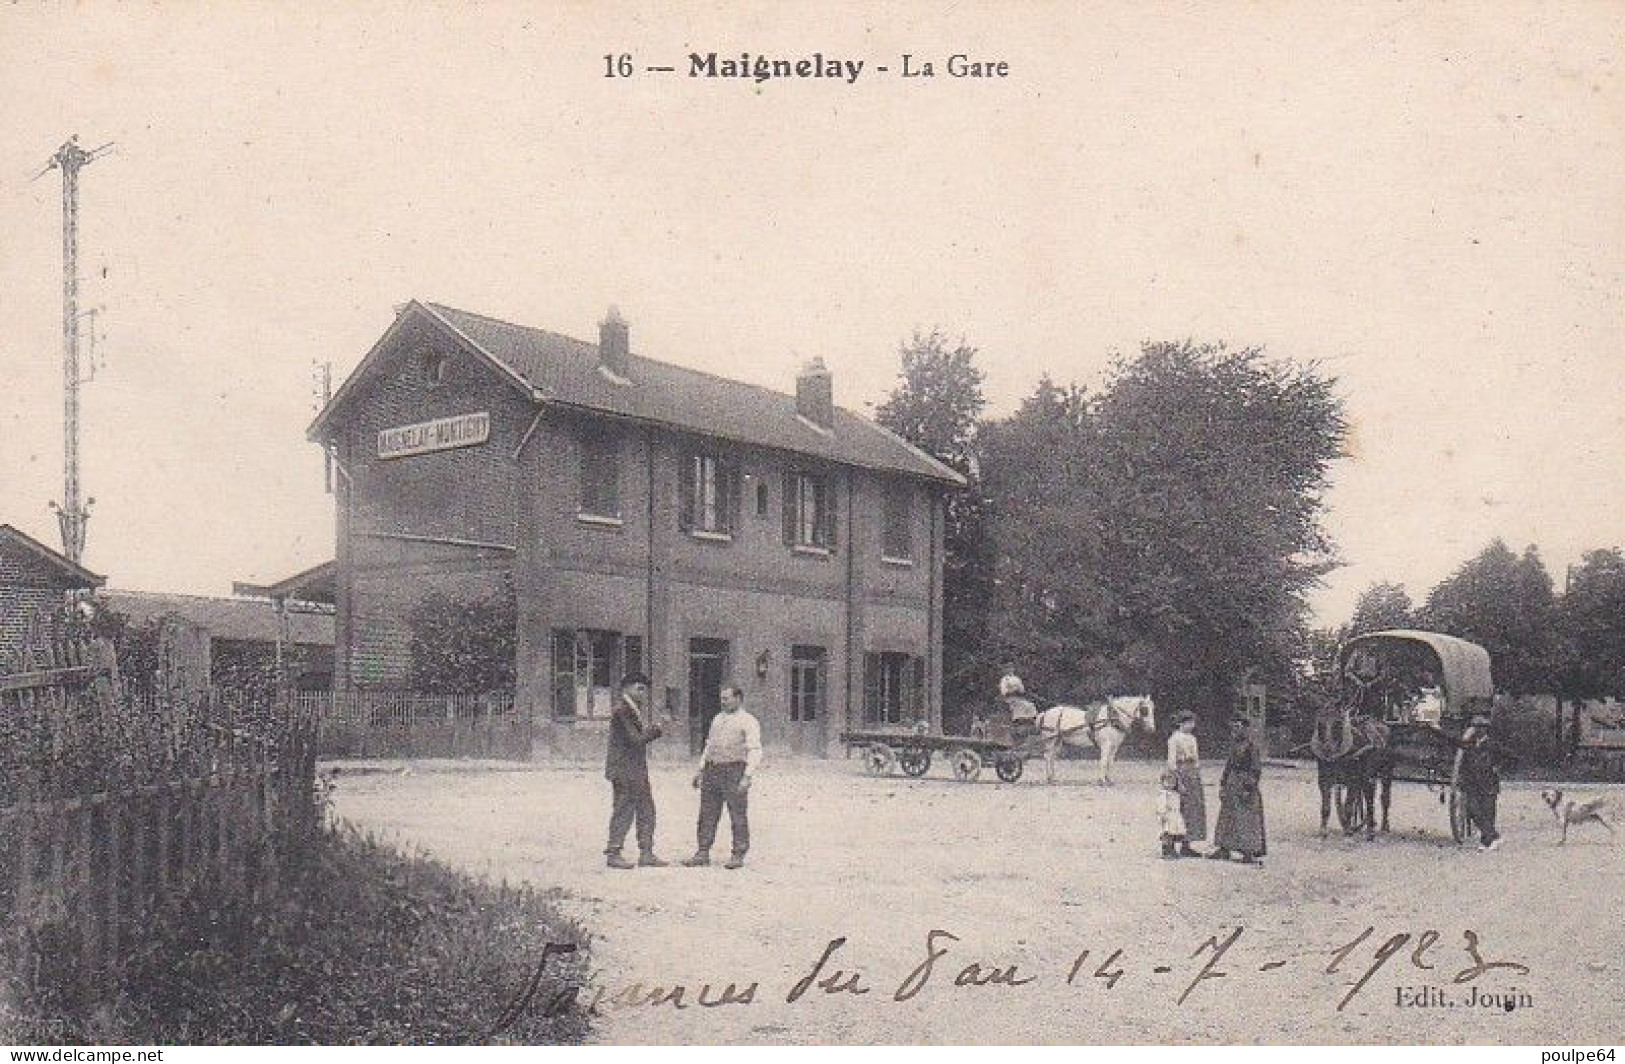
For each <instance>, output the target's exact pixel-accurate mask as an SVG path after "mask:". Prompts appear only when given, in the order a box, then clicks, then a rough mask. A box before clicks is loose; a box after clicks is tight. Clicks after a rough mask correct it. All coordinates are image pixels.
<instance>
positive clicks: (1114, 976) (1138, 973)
mask: <svg viewBox="0 0 1625 1064" xmlns="http://www.w3.org/2000/svg"><path fill="white" fill-rule="evenodd" d="M1245 932H1246V929H1245V928H1243V927H1236V928H1233V929H1230V930H1228V931H1225V932H1221V933H1219V934H1215V935H1212V936H1210V937H1209V938H1207V939H1206V940H1204V941H1203V942H1202V943H1201V944H1200V945H1198V946H1197V947H1196V948H1195V950H1193V951H1192V952H1191V953H1190V954H1189V955H1188V957H1185V958H1183V959H1182V960H1181V961H1180V962H1179V963H1177V964H1176V963H1156V961H1155V960H1147V958H1146V957H1145V955H1144V954H1140V955H1135V954H1134V953H1132V952H1131V951H1130V949H1129V948H1128V947H1119V948H1117V949H1112V950H1109V951H1108V950H1101V951H1099V952H1098V953H1097V952H1095V951H1093V950H1090V949H1084V950H1081V951H1080V952H1078V953H1077V954H1076V955H1075V957H1074V959H1073V961H1072V964H1071V967H1070V969H1069V970H1067V971H1066V974H1065V983H1066V985H1067V986H1069V987H1077V988H1078V989H1080V990H1081V989H1083V988H1085V987H1087V986H1095V987H1098V988H1100V990H1101V991H1103V992H1110V991H1111V990H1113V989H1114V988H1116V987H1117V986H1118V984H1119V983H1120V982H1122V981H1124V980H1128V981H1131V982H1132V981H1137V980H1140V979H1143V978H1147V977H1150V978H1153V979H1155V978H1156V977H1161V976H1171V977H1174V978H1176V979H1178V980H1180V981H1181V982H1182V983H1183V988H1182V989H1181V990H1180V992H1179V994H1178V996H1177V999H1176V1002H1175V1003H1176V1004H1177V1005H1184V1004H1185V1003H1186V1002H1187V1001H1188V1000H1189V999H1190V998H1191V996H1192V995H1193V994H1194V993H1195V992H1196V991H1197V990H1198V988H1200V987H1201V986H1202V985H1203V984H1204V983H1207V982H1210V981H1212V980H1216V979H1229V978H1231V977H1232V972H1239V973H1248V972H1254V973H1269V972H1275V971H1279V970H1282V969H1285V968H1287V967H1288V966H1289V965H1290V964H1291V963H1292V961H1293V960H1296V959H1298V958H1301V957H1303V956H1305V954H1304V953H1303V952H1302V951H1294V952H1295V954H1296V955H1295V956H1289V957H1288V958H1286V959H1274V958H1271V956H1270V955H1269V952H1267V951H1266V949H1265V948H1256V949H1254V950H1253V952H1252V953H1251V955H1249V946H1243V945H1240V943H1241V941H1242V939H1243V937H1244V935H1245ZM1375 934H1376V928H1374V927H1367V928H1365V929H1364V930H1362V931H1361V932H1360V933H1359V934H1357V935H1355V936H1354V937H1353V938H1351V939H1349V940H1347V941H1346V942H1344V943H1343V944H1342V945H1340V946H1337V947H1336V948H1335V949H1332V950H1330V951H1329V952H1330V957H1331V959H1330V962H1329V963H1327V964H1325V967H1324V969H1323V974H1325V975H1332V976H1335V975H1348V976H1353V977H1354V982H1353V984H1352V985H1350V986H1348V987H1347V990H1346V991H1345V992H1344V993H1343V994H1342V998H1341V1000H1339V1001H1338V1003H1337V1011H1339V1012H1341V1011H1342V1010H1343V1009H1345V1008H1347V1007H1348V1005H1349V1003H1350V1002H1352V1001H1353V1000H1354V999H1355V998H1356V997H1357V996H1359V994H1360V992H1361V991H1362V990H1364V989H1365V987H1366V985H1367V984H1369V983H1370V982H1371V980H1372V978H1373V977H1375V976H1376V975H1377V973H1378V972H1380V971H1382V970H1383V968H1384V967H1385V966H1387V965H1388V964H1390V963H1391V962H1393V963H1397V964H1406V963H1408V964H1409V965H1410V966H1411V967H1413V968H1415V969H1417V970H1420V971H1424V972H1428V971H1435V970H1438V971H1439V973H1440V975H1441V976H1443V975H1446V974H1449V972H1450V968H1449V966H1450V965H1452V964H1456V963H1462V962H1463V961H1465V963H1462V966H1461V967H1460V969H1459V970H1457V971H1456V972H1454V974H1453V975H1451V976H1450V978H1451V981H1452V982H1453V983H1455V984H1457V985H1460V984H1465V983H1472V982H1474V981H1475V980H1477V979H1479V978H1481V977H1483V976H1484V975H1486V974H1488V973H1490V972H1495V971H1504V972H1508V973H1514V974H1517V975H1528V974H1529V969H1528V967H1527V966H1525V965H1523V964H1521V963H1519V962H1517V961H1511V960H1494V959H1486V957H1485V951H1484V948H1483V947H1482V946H1481V944H1480V939H1479V935H1478V932H1476V931H1472V930H1464V931H1462V932H1461V933H1460V934H1461V938H1460V942H1459V945H1457V944H1455V943H1454V942H1447V941H1446V939H1445V936H1444V934H1443V933H1441V932H1439V931H1435V930H1431V929H1430V930H1422V931H1414V932H1413V931H1398V932H1395V933H1393V934H1389V935H1388V936H1387V937H1386V938H1384V939H1382V940H1381V942H1380V944H1376V945H1374V946H1373V945H1372V943H1373V942H1374V941H1375V940H1374V938H1373V936H1374V935H1375ZM959 942H960V938H959V936H958V935H956V934H954V933H953V932H951V931H943V930H933V931H931V932H929V933H928V934H927V935H926V936H925V951H924V955H923V957H922V956H921V955H919V954H915V957H916V958H918V960H917V961H916V962H915V963H914V964H913V967H912V968H910V969H909V971H908V973H907V974H906V975H904V976H903V977H902V980H901V981H900V982H898V983H897V984H896V986H895V988H892V989H891V993H890V994H882V995H876V996H875V997H873V998H871V997H869V995H870V994H871V992H872V991H873V990H875V989H877V988H882V989H883V988H887V987H891V982H890V980H891V978H895V975H893V976H891V977H880V978H883V979H884V982H876V977H873V976H871V975H870V974H868V973H867V972H866V971H865V970H864V969H863V968H861V967H857V966H855V965H853V964H852V963H851V962H850V961H848V960H846V959H844V958H842V957H840V956H839V954H840V953H841V951H842V950H843V949H844V948H845V947H846V944H847V940H846V938H845V937H844V936H842V937H839V938H833V939H830V940H829V941H828V942H827V943H826V944H825V945H824V947H823V948H822V950H821V951H820V952H819V953H818V954H817V956H816V958H815V959H814V960H813V961H812V962H811V964H810V966H808V967H806V968H804V969H802V971H803V973H804V974H802V975H801V977H800V978H798V979H797V980H796V981H795V982H794V983H792V984H791V985H790V986H789V987H788V988H787V989H786V990H785V991H784V997H783V1000H784V1002H785V1003H786V1004H789V1005H795V1004H796V1003H797V1002H806V1001H810V1000H814V999H821V1000H830V1001H832V1002H833V1001H837V1000H838V1001H841V1002H846V1003H851V1004H856V1003H857V1002H858V1001H860V1000H864V1001H880V1002H886V1003H900V1002H906V1001H910V1000H912V999H914V998H915V997H917V996H918V995H919V994H920V993H921V992H922V991H925V990H926V989H927V988H928V987H936V986H940V987H943V988H946V990H947V991H948V992H949V993H960V992H965V993H977V992H980V993H984V994H1000V993H1013V992H1017V993H1018V992H1020V988H1022V987H1025V986H1027V985H1028V984H1030V983H1034V982H1040V981H1046V980H1048V979H1050V978H1054V977H1055V976H1056V975H1058V974H1059V973H1053V972H1046V971H1044V970H1043V969H1042V968H1029V969H1023V968H1022V967H1021V966H1020V965H1018V964H1014V963H1003V962H1001V963H991V962H989V961H988V960H987V959H986V958H984V957H977V956H974V955H973V956H971V957H967V956H966V951H965V950H964V949H963V947H958V946H956V944H958V943H959ZM575 950H576V947H575V946H573V945H570V944H567V943H549V944H548V947H547V949H546V950H545V951H544V952H543V954H542V957H541V960H540V962H539V963H538V964H537V965H536V967H535V971H534V972H533V973H531V977H530V979H529V980H528V983H527V985H526V986H524V987H523V988H521V990H520V992H519V993H518V994H517V995H516V996H515V998H514V999H513V1001H511V1002H510V1003H509V1004H508V1006H507V1007H506V1008H505V1009H504V1010H503V1014H502V1017H501V1018H500V1019H499V1021H498V1023H497V1026H496V1030H497V1031H501V1030H504V1029H506V1028H507V1027H508V1026H510V1025H511V1024H512V1023H513V1022H514V1021H515V1020H516V1019H517V1017H518V1016H519V1015H521V1014H522V1013H523V1012H524V1011H525V1010H526V1009H528V1008H530V1007H532V1005H533V1003H535V1002H536V1001H537V997H538V993H539V990H540V987H541V984H542V975H543V969H544V968H545V967H546V966H547V963H548V960H549V958H550V957H553V956H561V955H565V954H569V953H572V952H574V951H575ZM1317 954H1318V955H1320V956H1325V954H1323V953H1319V951H1314V950H1311V951H1310V952H1309V954H1308V956H1311V957H1312V956H1315V955H1317ZM1396 957H1400V958H1403V959H1402V960H1400V961H1397V962H1396V961H1395V958H1396ZM905 963H907V962H906V961H905ZM1198 963H1199V965H1200V966H1199V967H1198ZM1176 968H1177V969H1178V970H1177V971H1176ZM898 970H901V966H900V967H899V969H898ZM1356 973H1357V974H1356ZM760 986H761V984H760V983H758V982H757V981H755V980H740V979H739V978H738V977H737V976H735V977H734V978H732V979H730V980H727V981H726V982H725V983H723V982H717V981H715V980H712V981H710V982H707V983H705V984H703V985H700V986H698V988H697V990H696V989H694V988H693V987H692V986H691V985H686V984H672V985H665V984H659V985H657V984H648V983H644V982H641V981H639V982H633V983H630V984H626V985H624V986H621V987H618V988H617V987H609V986H605V985H602V984H601V983H600V982H599V980H598V979H597V978H596V977H593V978H591V979H589V980H587V981H586V983H585V984H581V983H576V984H571V985H567V986H566V987H565V988H564V989H563V990H562V991H559V992H556V993H555V994H553V995H552V996H551V1000H549V1001H545V1002H542V1005H543V1006H544V1007H546V1008H547V1010H548V1012H550V1013H553V1014H557V1013H558V1012H559V1011H561V1010H563V1009H566V1008H572V1007H585V1008H586V1009H587V1010H588V1011H590V1012H599V1011H601V1010H603V1009H605V1008H616V1009H619V1008H632V1007H653V1006H667V1007H670V1008H673V1009H678V1010H686V1009H688V1008H690V1007H691V1006H698V1007H699V1008H701V1009H714V1008H718V1007H725V1006H735V1007H737V1006H749V1005H752V1004H754V1003H755V1002H756V1001H757V991H758V988H759V987H760ZM716 987H723V989H721V990H717V989H716ZM763 989H766V988H763ZM803 1007H804V1006H803Z"/></svg>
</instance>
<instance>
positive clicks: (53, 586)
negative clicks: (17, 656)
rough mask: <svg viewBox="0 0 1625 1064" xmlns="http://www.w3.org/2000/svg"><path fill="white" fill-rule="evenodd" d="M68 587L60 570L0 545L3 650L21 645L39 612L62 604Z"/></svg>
mask: <svg viewBox="0 0 1625 1064" xmlns="http://www.w3.org/2000/svg"><path fill="white" fill-rule="evenodd" d="M65 590H66V588H65V587H64V582H63V578H62V573H61V572H60V571H58V570H56V569H54V568H52V567H51V566H49V565H46V564H45V563H44V562H42V561H41V560H40V559H39V558H37V557H35V556H33V555H32V554H23V553H21V552H19V551H15V550H8V549H5V547H4V545H0V654H4V653H7V652H9V651H12V650H15V649H16V648H17V647H19V646H21V645H22V641H23V639H24V637H26V636H27V634H28V629H29V625H30V624H32V623H33V619H34V617H35V616H36V615H37V614H39V613H40V612H42V611H43V612H50V611H51V610H54V609H58V608H60V607H61V606H62V603H63V594H64V592H65Z"/></svg>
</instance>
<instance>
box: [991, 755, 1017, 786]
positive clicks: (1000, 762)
mask: <svg viewBox="0 0 1625 1064" xmlns="http://www.w3.org/2000/svg"><path fill="white" fill-rule="evenodd" d="M1022 767H1023V765H1022V759H1021V757H1020V756H1019V755H1015V754H1007V755H1005V756H1004V757H1000V758H995V759H994V761H993V771H995V772H997V773H998V774H999V778H1000V779H1001V780H1003V781H1004V782H1006V783H1014V782H1016V781H1017V780H1019V779H1020V778H1021V770H1022Z"/></svg>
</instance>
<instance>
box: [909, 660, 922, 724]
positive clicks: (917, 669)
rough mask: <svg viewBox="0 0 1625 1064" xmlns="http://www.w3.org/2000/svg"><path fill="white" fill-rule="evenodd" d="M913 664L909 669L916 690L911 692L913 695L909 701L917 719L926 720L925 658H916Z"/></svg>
mask: <svg viewBox="0 0 1625 1064" xmlns="http://www.w3.org/2000/svg"><path fill="white" fill-rule="evenodd" d="M911 665H912V666H913V667H912V668H910V669H909V673H910V676H911V679H912V680H913V688H914V690H913V691H911V692H910V694H911V695H913V697H912V698H911V699H910V700H909V702H910V706H911V707H912V708H913V710H914V719H915V720H924V719H925V659H924V658H915V659H913V661H912V662H911Z"/></svg>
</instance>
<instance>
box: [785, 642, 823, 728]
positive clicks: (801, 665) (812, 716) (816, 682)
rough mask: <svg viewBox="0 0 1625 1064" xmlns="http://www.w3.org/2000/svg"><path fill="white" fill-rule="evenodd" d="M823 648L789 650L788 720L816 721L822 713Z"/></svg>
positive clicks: (792, 648)
mask: <svg viewBox="0 0 1625 1064" xmlns="http://www.w3.org/2000/svg"><path fill="white" fill-rule="evenodd" d="M824 658H825V653H824V648H823V647H807V646H796V647H791V648H790V719H791V720H793V721H809V720H817V719H818V717H819V714H821V713H822V712H823V711H824Z"/></svg>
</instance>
